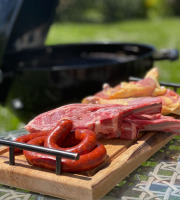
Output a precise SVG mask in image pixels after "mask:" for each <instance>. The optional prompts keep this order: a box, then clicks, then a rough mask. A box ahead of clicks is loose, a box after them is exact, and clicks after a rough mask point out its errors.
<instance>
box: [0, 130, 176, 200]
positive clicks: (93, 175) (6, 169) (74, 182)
mask: <svg viewBox="0 0 180 200" xmlns="http://www.w3.org/2000/svg"><path fill="white" fill-rule="evenodd" d="M173 137H174V135H172V134H170V133H156V132H150V133H146V134H143V135H142V136H140V137H139V139H138V140H136V141H125V140H124V141H123V140H119V139H111V140H102V141H101V142H102V143H103V144H104V145H105V147H106V149H107V155H108V156H107V159H106V161H105V162H104V163H103V164H102V165H101V166H99V167H97V168H96V169H94V170H91V171H87V172H84V173H78V174H75V173H63V174H61V175H56V174H55V172H52V171H48V170H44V169H42V168H38V167H33V166H31V165H29V164H28V163H27V162H26V159H25V157H24V156H23V155H18V156H16V158H15V163H16V164H15V166H10V165H9V164H8V163H9V154H8V152H7V148H6V147H1V148H0V183H1V184H4V185H8V186H13V187H17V188H22V189H26V190H29V191H32V192H36V193H41V194H45V195H50V196H53V197H58V198H63V199H73V200H75V199H77V200H82V199H84V200H92V199H100V198H102V197H103V196H104V195H106V194H107V193H108V192H109V191H110V190H111V189H112V188H113V187H114V186H115V185H116V184H117V183H118V182H120V181H121V180H122V179H123V178H125V177H126V176H128V175H129V174H130V173H131V172H132V171H134V170H135V169H136V168H137V167H138V166H140V165H141V164H142V163H143V162H144V161H146V160H147V159H148V158H149V157H151V156H152V155H153V154H154V153H155V152H157V151H158V150H159V149H160V148H161V147H163V146H164V145H165V144H166V143H168V142H169V141H170V140H171V139H172V138H173Z"/></svg>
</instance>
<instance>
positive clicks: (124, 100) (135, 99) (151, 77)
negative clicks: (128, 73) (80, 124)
mask: <svg viewBox="0 0 180 200" xmlns="http://www.w3.org/2000/svg"><path fill="white" fill-rule="evenodd" d="M158 75H159V74H158V70H157V68H153V69H152V70H150V71H149V72H148V73H147V74H146V76H145V78H144V79H142V80H140V81H137V82H133V81H131V82H129V83H127V82H122V83H120V84H119V85H117V86H115V87H110V86H109V85H108V84H104V86H103V90H102V91H100V92H98V93H97V94H95V95H94V96H90V97H86V98H85V99H83V101H82V103H86V104H95V103H96V104H97V103H98V104H121V105H132V104H133V105H134V104H137V103H141V101H142V99H143V98H147V97H154V98H159V99H160V100H161V101H162V110H161V113H162V114H163V115H169V114H176V115H180V96H179V95H178V94H177V93H175V92H174V91H172V90H170V89H166V88H165V87H163V86H160V85H159V83H158Z"/></svg>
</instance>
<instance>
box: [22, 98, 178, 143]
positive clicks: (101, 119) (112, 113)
mask: <svg viewBox="0 0 180 200" xmlns="http://www.w3.org/2000/svg"><path fill="white" fill-rule="evenodd" d="M161 106H162V104H161V101H160V100H159V99H154V98H145V99H144V101H143V102H140V103H139V104H136V105H130V106H121V105H116V104H114V105H104V104H69V105H66V106H62V107H60V108H57V109H54V110H51V111H49V112H45V113H42V114H40V115H39V116H37V117H35V118H34V119H33V120H32V121H30V122H29V123H28V124H27V125H26V127H25V128H26V129H27V130H28V131H29V132H31V133H32V132H37V131H43V132H47V133H48V132H49V131H51V130H52V129H53V128H54V127H55V126H56V124H57V122H58V121H59V120H60V119H63V118H66V119H70V120H72V122H73V129H77V128H87V129H91V130H93V131H95V133H96V135H97V137H98V138H120V139H135V138H136V137H137V135H138V132H139V131H141V130H143V131H146V130H148V131H149V130H153V131H159V130H160V131H168V132H171V133H175V134H180V129H178V128H177V127H179V128H180V121H179V120H176V119H173V118H171V117H167V118H162V115H161ZM167 121H168V123H166V122H167ZM169 122H171V123H172V124H173V125H172V126H171V128H170V129H168V127H169Z"/></svg>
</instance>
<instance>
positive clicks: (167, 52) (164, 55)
mask: <svg viewBox="0 0 180 200" xmlns="http://www.w3.org/2000/svg"><path fill="white" fill-rule="evenodd" d="M152 57H153V60H170V61H174V60H177V59H178V58H179V51H178V50H177V49H161V50H159V51H156V52H155V53H154V54H153V56H152Z"/></svg>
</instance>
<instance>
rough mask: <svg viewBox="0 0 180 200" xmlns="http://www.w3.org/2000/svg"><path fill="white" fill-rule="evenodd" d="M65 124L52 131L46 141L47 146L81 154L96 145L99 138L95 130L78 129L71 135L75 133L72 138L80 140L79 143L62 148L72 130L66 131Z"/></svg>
mask: <svg viewBox="0 0 180 200" xmlns="http://www.w3.org/2000/svg"><path fill="white" fill-rule="evenodd" d="M63 126H64V125H63V124H61V126H57V127H56V129H54V131H52V132H51V133H50V135H49V136H48V138H47V140H46V141H45V145H44V146H45V147H49V148H54V149H59V150H63V151H70V152H74V153H79V154H80V155H82V154H85V153H88V152H90V151H92V150H93V149H94V148H95V147H96V144H97V138H96V134H95V133H94V132H93V131H91V130H88V129H77V130H76V131H75V132H74V133H71V135H73V137H74V138H73V137H72V138H73V139H75V141H80V142H79V144H77V145H75V146H73V147H68V148H62V147H61V146H62V144H63V141H64V139H65V136H67V135H68V134H69V133H70V131H69V132H67V131H64V129H63ZM69 135H70V134H69ZM72 138H71V139H72ZM68 139H70V138H68ZM66 145H67V144H66Z"/></svg>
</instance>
